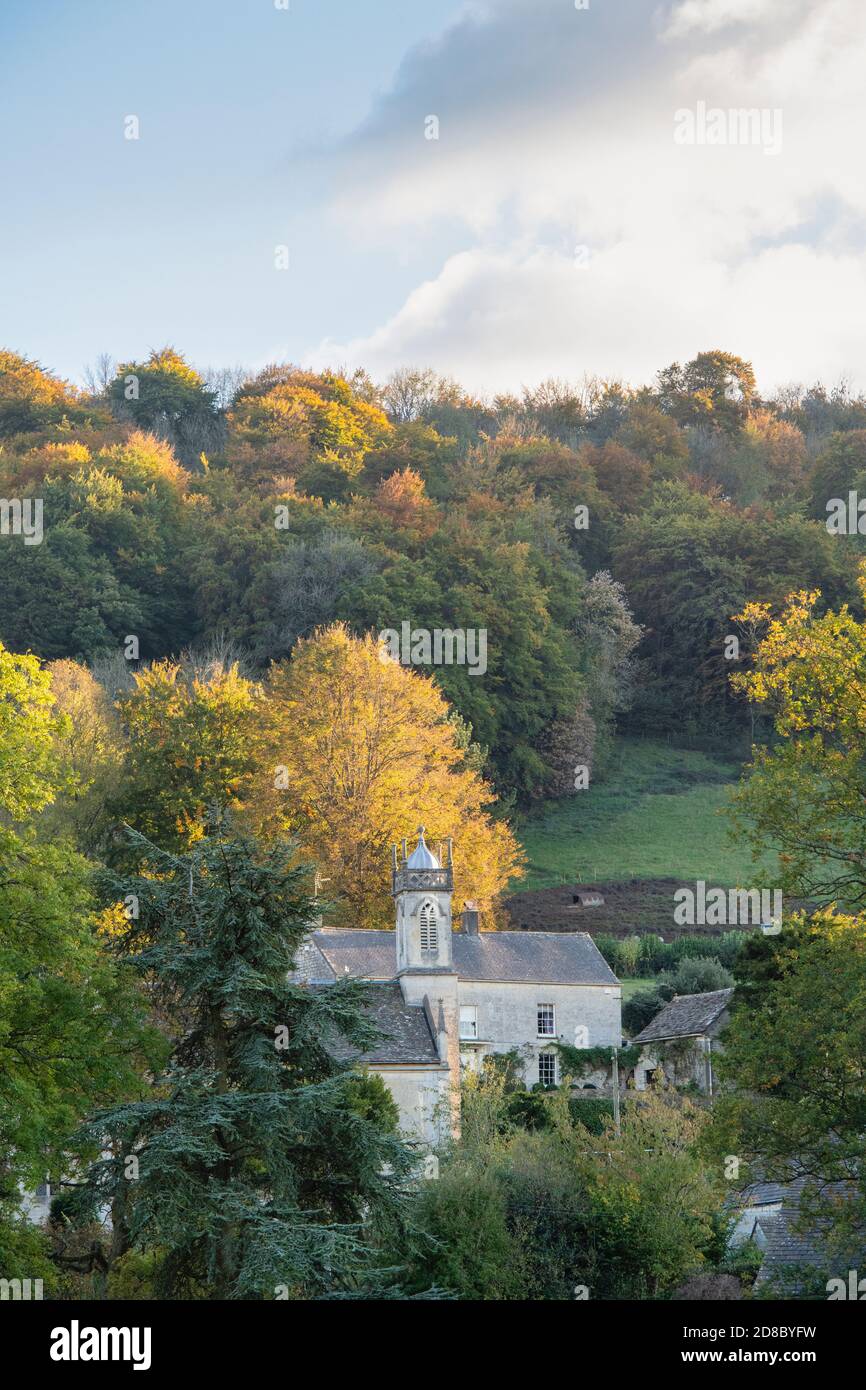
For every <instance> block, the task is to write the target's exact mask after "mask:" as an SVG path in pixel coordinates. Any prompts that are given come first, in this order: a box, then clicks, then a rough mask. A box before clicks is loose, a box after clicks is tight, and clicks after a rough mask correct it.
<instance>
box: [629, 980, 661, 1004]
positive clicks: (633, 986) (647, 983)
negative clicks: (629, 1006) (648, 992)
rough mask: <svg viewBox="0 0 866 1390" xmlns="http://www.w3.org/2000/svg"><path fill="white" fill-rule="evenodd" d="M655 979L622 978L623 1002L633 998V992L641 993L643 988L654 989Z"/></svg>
mask: <svg viewBox="0 0 866 1390" xmlns="http://www.w3.org/2000/svg"><path fill="white" fill-rule="evenodd" d="M655 983H656V982H655V980H649V979H647V980H620V984H621V985H622V1002H623V1003H625V1001H626V1000H627V999H631V997H632V995H633V994H639V993H640V991H641V990H642V989H652V988H653V987H654V986H655Z"/></svg>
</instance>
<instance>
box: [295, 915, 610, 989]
mask: <svg viewBox="0 0 866 1390" xmlns="http://www.w3.org/2000/svg"><path fill="white" fill-rule="evenodd" d="M312 939H313V943H314V945H315V946H316V947H317V948H318V951H319V952H320V953H321V956H322V957H323V958H324V960H325V961H326V962H327V965H328V967H329V968H330V970H331V971H333V977H334V978H340V977H342V976H343V975H353V976H358V977H360V978H361V979H367V980H391V979H393V978H394V976H395V974H396V970H397V952H396V941H395V933H394V932H393V931H364V930H355V929H353V928H331V929H328V928H323V929H322V930H320V931H316V932H314V933H313V938H312ZM452 946H453V957H454V968H455V970H456V971H457V974H458V976H459V978H460V979H461V980H478V981H487V982H492V981H501V982H504V983H508V984H518V983H526V984H550V985H607V986H611V985H614V986H615V985H618V984H619V981H618V980H617V978H616V976H615V975H614V973H613V971H612V970H611V968H610V966H609V965H608V964H607V962H606V960H605V959H604V956H603V955H602V954H601V952H600V951H599V949H598V947H597V946H596V944H595V942H594V941H593V939H592V937H591V936H589V935H588V934H587V933H586V932H568V933H562V932H514V931H512V932H498V931H497V932H479V934H478V935H477V936H473V935H467V934H465V933H464V932H454V933H453V938H452Z"/></svg>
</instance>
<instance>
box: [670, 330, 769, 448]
mask: <svg viewBox="0 0 866 1390" xmlns="http://www.w3.org/2000/svg"><path fill="white" fill-rule="evenodd" d="M658 386H659V400H660V402H661V405H662V408H663V409H664V410H666V411H667V412H668V413H669V414H670V415H672V416H673V418H674V419H675V420H676V421H677V423H678V424H680V425H688V426H691V427H695V426H702V427H706V428H709V429H711V430H722V431H724V432H725V433H727V434H732V433H736V432H737V431H738V430H739V429H740V428H741V427H742V425H743V424H744V423H745V421H746V420H747V418H748V416H749V414H750V412H751V410H752V406H753V405H754V403H755V400H756V397H757V386H756V384H755V373H754V371H753V369H752V365H751V363H750V362H746V361H745V360H744V359H743V358H742V357H736V356H735V355H734V354H733V353H732V352H722V351H720V350H718V349H715V350H713V351H711V352H699V353H698V355H697V357H694V358H692V360H691V361H690V362H687V363H686V364H685V366H681V365H680V364H679V362H674V363H673V364H672V365H671V366H670V367H666V368H665V369H664V371H661V372H659V377H658Z"/></svg>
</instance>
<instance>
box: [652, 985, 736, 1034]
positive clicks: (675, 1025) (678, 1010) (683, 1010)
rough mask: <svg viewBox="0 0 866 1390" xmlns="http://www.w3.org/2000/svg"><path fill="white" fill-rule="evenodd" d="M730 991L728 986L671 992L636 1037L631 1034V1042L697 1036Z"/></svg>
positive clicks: (710, 1023)
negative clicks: (705, 990) (666, 1002)
mask: <svg viewBox="0 0 866 1390" xmlns="http://www.w3.org/2000/svg"><path fill="white" fill-rule="evenodd" d="M733 992H734V991H733V990H732V989H714V990H711V991H710V992H709V993H708V994H675V995H674V997H673V999H672V1000H671V1001H670V1003H669V1004H665V1006H664V1008H663V1009H662V1010H661V1012H660V1013H657V1014H656V1016H655V1018H653V1019H651V1020H650V1022H649V1023H648V1024H647V1026H646V1027H645V1028H644V1029H643V1030H642V1031H641V1032H640V1033H638V1035H637V1037H636V1038H632V1043H646V1042H664V1041H667V1039H669V1038H696V1037H700V1036H701V1035H702V1034H704V1033H706V1032H707V1030H708V1029H709V1028H711V1027H712V1026H713V1024H714V1023H715V1022H716V1021H717V1019H718V1018H719V1017H720V1015H721V1014H722V1013H724V1011H725V1009H726V1008H727V1007H728V1004H729V1003H730V1000H731V995H732V994H733Z"/></svg>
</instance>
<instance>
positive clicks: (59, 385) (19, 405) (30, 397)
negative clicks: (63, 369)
mask: <svg viewBox="0 0 866 1390" xmlns="http://www.w3.org/2000/svg"><path fill="white" fill-rule="evenodd" d="M76 399H77V398H76V393H75V391H74V390H73V388H72V387H71V386H70V385H69V383H68V382H65V381H61V380H60V378H59V377H56V376H52V375H51V373H50V372H46V371H45V370H44V369H43V368H42V367H40V365H39V363H38V362H33V361H31V359H30V358H29V357H23V356H21V354H20V353H17V352H8V351H7V350H5V349H0V438H2V437H3V436H9V435H15V434H19V433H23V432H25V431H29V430H37V429H40V428H41V427H43V426H44V425H46V424H50V423H52V422H55V421H58V420H60V419H61V417H62V416H63V414H64V412H65V411H67V410H70V409H71V408H72V407H73V406H74V405H75V403H76Z"/></svg>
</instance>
